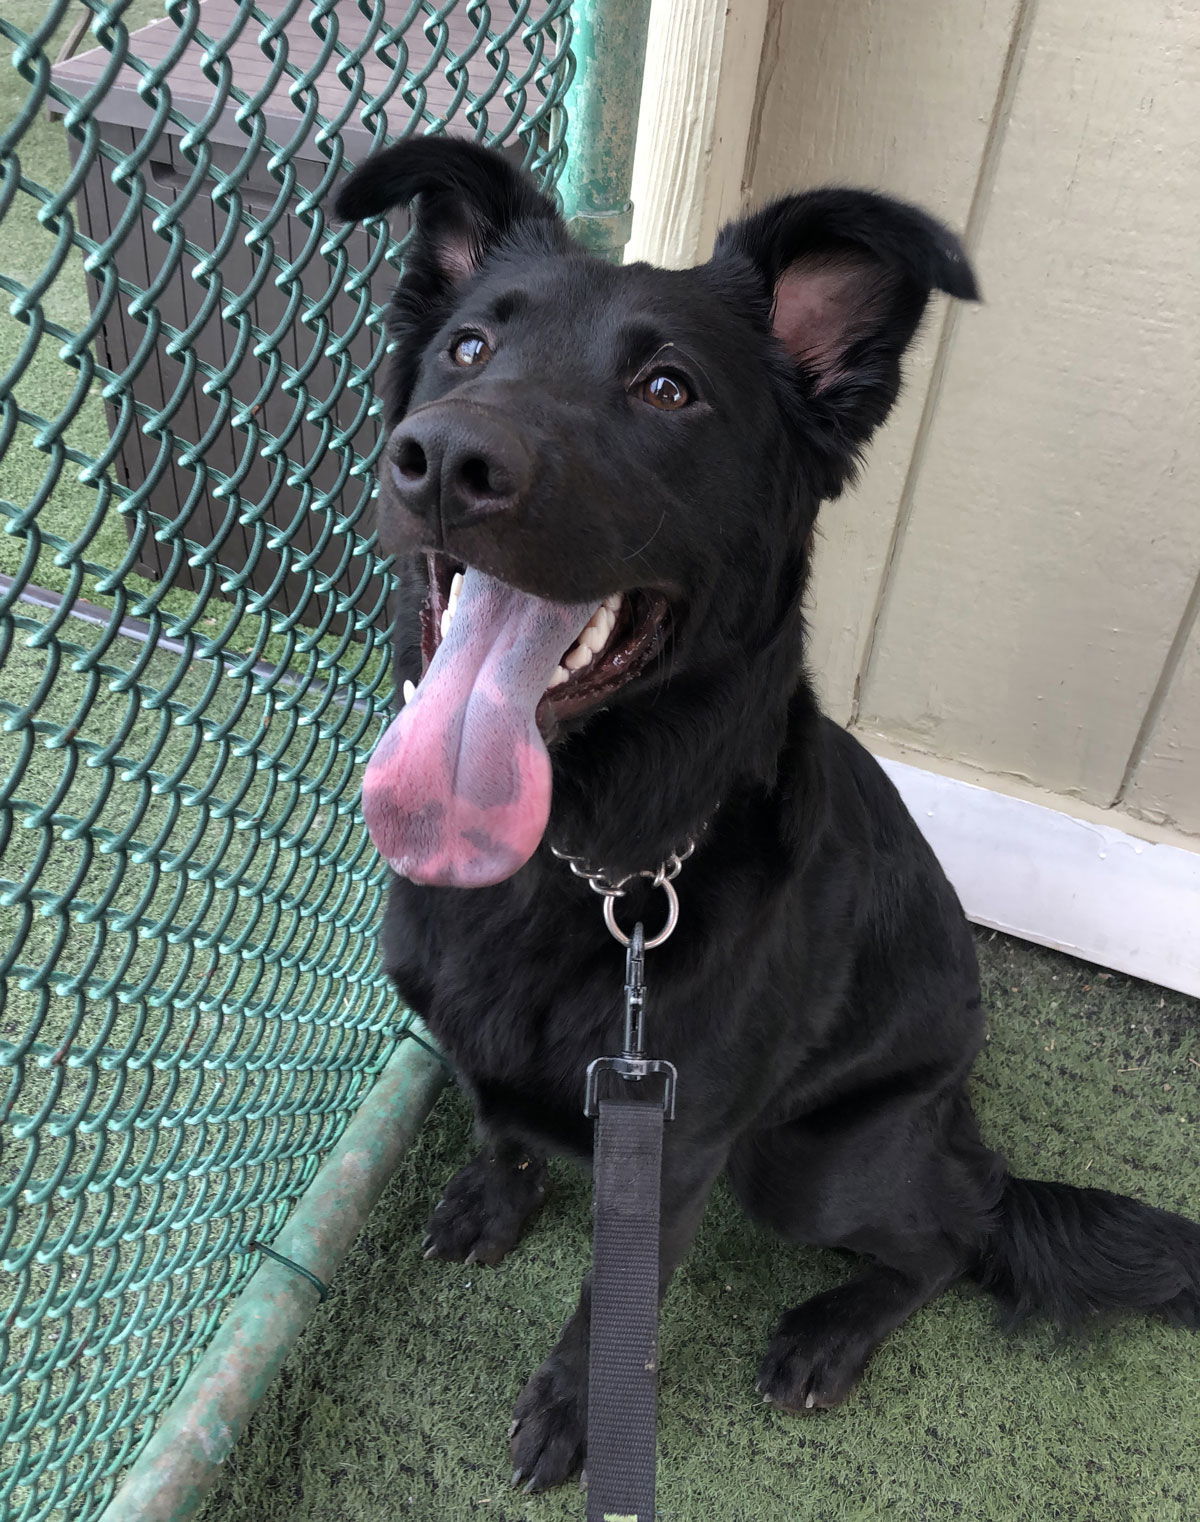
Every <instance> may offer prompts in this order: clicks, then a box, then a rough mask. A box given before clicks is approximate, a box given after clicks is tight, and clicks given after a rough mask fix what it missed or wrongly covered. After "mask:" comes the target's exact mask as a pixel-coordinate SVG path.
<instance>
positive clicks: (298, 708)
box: [0, 0, 571, 1522]
mask: <svg viewBox="0 0 1200 1522" xmlns="http://www.w3.org/2000/svg"><path fill="white" fill-rule="evenodd" d="M570 22H571V17H570V4H569V0H496V3H495V4H494V5H493V6H489V5H487V4H483V3H478V0H452V3H446V4H441V5H438V4H435V3H432V0H423V3H410V4H405V3H403V0H399V3H397V0H390V3H389V4H387V5H386V6H385V5H384V4H383V3H382V0H354V3H346V0H341V3H337V0H290V3H289V0H260V3H250V0H165V4H162V3H160V4H158V5H157V6H151V5H150V4H148V3H146V0H143V3H139V4H129V3H122V0H112V3H110V4H107V5H106V4H101V3H100V0H86V3H80V4H68V3H67V0H50V3H49V4H47V0H4V5H3V8H2V9H0V34H2V35H3V36H4V38H5V39H6V40H7V45H8V46H10V47H11V49H12V57H13V60H14V62H15V69H12V70H9V71H7V72H6V74H5V77H4V81H3V83H2V84H0V92H2V97H0V171H2V174H3V181H2V186H0V287H2V288H3V290H4V292H5V296H6V300H7V315H6V316H5V317H4V318H3V319H0V405H2V409H3V410H2V414H0V417H2V421H0V515H2V522H3V533H2V534H0V573H2V579H0V852H2V858H3V859H2V865H0V958H2V961H0V974H2V976H3V1000H4V1002H3V1007H2V1011H0V1078H2V1079H3V1080H5V1081H6V1084H7V1094H6V1097H5V1100H4V1104H5V1108H4V1111H3V1116H2V1119H3V1126H2V1127H0V1131H2V1133H3V1146H4V1161H3V1165H2V1167H0V1206H2V1207H3V1217H2V1223H0V1262H2V1264H3V1268H4V1271H5V1275H6V1277H7V1281H8V1283H7V1291H8V1293H7V1305H6V1307H5V1320H4V1323H3V1328H2V1330H0V1345H2V1348H3V1360H2V1363H3V1367H2V1372H0V1435H2V1436H3V1439H4V1445H5V1446H4V1453H3V1459H2V1461H0V1514H2V1515H3V1516H4V1517H5V1518H6V1519H10V1522H40V1519H45V1518H51V1517H54V1518H60V1517H61V1518H71V1519H72V1522H74V1519H88V1518H93V1517H95V1516H97V1515H98V1514H99V1512H100V1511H101V1510H102V1509H103V1508H104V1506H105V1505H106V1504H107V1502H108V1500H109V1498H110V1497H111V1495H112V1494H113V1491H114V1489H115V1487H116V1485H117V1483H118V1481H119V1479H120V1476H121V1474H122V1472H123V1471H124V1470H125V1468H126V1467H127V1466H128V1465H129V1464H130V1462H131V1461H132V1460H133V1459H134V1458H136V1456H137V1454H138V1452H139V1451H140V1450H141V1449H142V1447H143V1446H144V1444H145V1442H146V1440H147V1438H148V1436H149V1435H150V1432H151V1430H152V1428H153V1425H154V1422H155V1420H156V1419H157V1418H158V1417H159V1416H160V1415H161V1413H162V1412H163V1411H164V1409H165V1408H166V1407H167V1406H168V1404H169V1403H170V1402H171V1400H172V1399H173V1397H174V1396H175V1395H176V1394H177V1392H178V1391H179V1389H180V1387H181V1385H182V1384H183V1382H184V1381H185V1379H186V1378H187V1376H188V1374H189V1371H190V1370H191V1369H192V1368H193V1366H194V1365H195V1363H196V1361H197V1359H198V1358H199V1357H200V1355H201V1353H202V1352H203V1350H204V1348H205V1346H206V1344H208V1343H209V1341H210V1340H211V1338H212V1336H213V1333H214V1329H215V1328H216V1326H217V1323H218V1322H219V1320H220V1319H221V1317H222V1313H223V1312H224V1311H225V1310H226V1309H227V1307H228V1305H229V1303H230V1301H231V1299H232V1297H234V1296H235V1295H236V1294H237V1292H239V1291H240V1290H241V1289H242V1288H243V1286H244V1285H245V1283H246V1281H247V1280H248V1278H249V1277H250V1276H251V1275H252V1274H253V1273H254V1272H255V1270H256V1268H257V1267H258V1265H259V1264H260V1263H261V1262H262V1258H261V1253H260V1250H259V1248H258V1247H257V1246H255V1245H254V1244H257V1243H260V1242H261V1243H265V1244H268V1245H269V1244H272V1243H276V1244H277V1245H278V1243H279V1240H280V1239H279V1235H278V1234H279V1232H280V1229H281V1227H282V1225H283V1223H284V1221H285V1220H286V1219H287V1218H288V1216H289V1214H290V1213H291V1212H292V1210H293V1207H294V1205H295V1203H296V1202H297V1200H298V1199H299V1198H300V1197H301V1195H302V1194H303V1193H304V1191H305V1190H306V1189H308V1188H309V1186H310V1185H311V1184H312V1181H313V1179H314V1176H315V1175H316V1174H317V1170H318V1168H319V1167H320V1164H321V1163H322V1160H323V1159H324V1158H326V1157H327V1156H328V1154H329V1153H330V1151H331V1149H332V1148H333V1147H334V1146H335V1144H336V1143H337V1141H338V1138H339V1137H340V1136H341V1134H342V1132H343V1131H344V1129H345V1128H346V1126H347V1124H348V1122H349V1120H350V1117H351V1116H352V1115H353V1113H354V1112H355V1110H356V1109H357V1107H358V1106H359V1105H360V1104H361V1103H362V1101H363V1099H364V1096H366V1095H367V1094H368V1092H369V1091H370V1090H371V1089H372V1085H373V1084H375V1082H376V1080H377V1078H378V1075H379V1074H380V1072H381V1071H382V1070H383V1069H384V1066H385V1064H387V1063H388V1062H389V1059H393V1060H394V1057H393V1054H394V1052H395V1050H396V1045H397V1040H398V1038H399V1039H400V1040H401V1042H402V1043H403V1042H404V1041H405V1039H406V1036H407V1035H408V1032H407V1026H406V1022H405V1019H404V1015H403V1012H402V1011H401V1010H399V1009H398V1008H397V1006H396V1003H395V1001H394V998H393V996H392V994H391V992H390V991H389V988H388V987H387V985H386V983H385V980H384V979H383V977H382V976H381V974H380V972H379V969H378V962H377V956H376V948H375V939H374V937H375V931H376V926H377V922H378V917H379V911H380V906H381V896H382V893H383V889H384V873H383V871H382V870H381V867H380V864H379V862H378V859H377V857H376V856H375V854H374V852H373V851H372V849H371V847H370V845H369V843H368V841H367V837H366V834H365V832H364V830H363V828H362V825H361V823H360V820H359V817H358V812H357V803H358V785H357V779H358V768H359V766H360V764H361V762H362V761H363V760H364V759H365V757H366V756H367V754H368V753H369V751H370V749H371V747H372V745H373V743H374V741H375V740H376V738H377V737H378V735H379V733H380V728H381V720H382V717H383V714H384V712H385V710H386V708H387V705H388V701H389V696H390V672H389V669H388V656H387V634H386V617H385V608H386V600H387V590H388V585H387V566H386V563H385V562H383V561H381V560H380V559H379V558H378V556H377V553H376V540H375V536H374V532H373V528H372V521H371V511H370V507H371V496H372V488H371V479H372V463H373V459H374V456H375V454H376V452H377V450H378V447H379V435H378V410H379V408H378V403H377V401H376V400H375V398H374V392H373V388H372V375H373V371H374V369H375V366H376V364H377V362H378V361H379V359H380V357H381V356H382V354H383V352H384V349H385V338H384V336H383V332H382V328H381V326H380V324H379V321H378V312H377V307H378V303H379V302H380V300H381V298H382V297H383V295H384V294H385V293H386V290H387V288H388V287H389V285H390V283H391V281H392V280H393V278H394V273H395V268H396V266H397V264H398V260H399V257H400V245H398V244H397V242H396V241H394V237H393V233H394V232H395V229H392V230H391V231H390V232H389V230H388V229H387V228H385V227H383V226H382V225H376V226H374V227H373V228H370V229H367V230H365V231H364V230H361V229H355V230H353V231H352V230H349V229H346V228H340V227H337V226H332V225H330V223H329V221H328V220H327V217H326V215H325V212H324V210H323V207H324V204H325V201H326V197H327V194H328V192H329V191H330V189H331V187H332V186H333V184H334V183H335V181H336V180H337V179H338V177H339V175H340V174H341V172H342V171H343V168H344V166H345V164H346V163H347V162H348V161H355V160H357V159H359V158H361V157H362V156H363V154H365V153H366V152H368V151H369V150H370V148H371V147H372V146H373V145H377V144H379V143H382V142H383V141H385V140H390V139H392V138H395V137H396V136H398V135H402V134H404V133H409V132H424V131H429V130H433V129H439V128H443V127H446V128H448V129H449V130H451V131H456V132H462V133H465V134H469V135H472V136H474V137H477V138H480V139H483V140H486V141H489V142H501V143H503V144H505V145H507V147H508V150H509V151H511V152H512V153H513V154H514V155H515V156H516V157H518V158H519V159H520V160H521V161H522V162H524V163H525V164H526V165H527V166H529V167H530V168H531V169H532V170H533V172H534V173H536V174H537V175H538V176H539V178H540V179H541V180H542V181H543V183H545V184H547V185H553V184H554V183H555V181H556V179H557V177H558V175H559V172H560V170H561V167H562V162H563V155H564V148H563V131H564V118H563V112H562V109H561V106H562V99H563V94H564V91H565V88H566V85H567V83H568V79H569V75H570V57H571V54H570V51H569V49H570V43H571V33H570ZM412 1039H419V1038H416V1037H415V1036H414V1037H413V1038H412Z"/></svg>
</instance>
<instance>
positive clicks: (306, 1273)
mask: <svg viewBox="0 0 1200 1522" xmlns="http://www.w3.org/2000/svg"><path fill="white" fill-rule="evenodd" d="M249 1245H250V1247H251V1249H252V1250H253V1251H255V1252H261V1253H266V1255H267V1257H268V1258H274V1260H275V1262H276V1263H282V1264H283V1266H284V1268H290V1269H293V1270H294V1271H295V1272H296V1273H298V1274H299V1275H300V1276H301V1278H304V1279H307V1280H308V1282H309V1283H310V1284H311V1285H312V1286H313V1288H314V1289H315V1290H316V1292H317V1294H318V1295H320V1297H321V1300H320V1303H321V1304H324V1303H325V1301H326V1300H328V1299H329V1286H328V1284H326V1283H325V1281H324V1280H323V1279H318V1278H317V1276H316V1274H314V1273H313V1271H312V1270H311V1269H309V1268H305V1267H304V1265H303V1264H302V1263H297V1262H296V1260H295V1259H294V1258H286V1257H284V1255H283V1253H281V1252H276V1251H275V1249H274V1248H273V1247H268V1246H267V1244H266V1243H265V1242H260V1241H258V1239H257V1238H254V1239H253V1240H251V1242H250V1244H249Z"/></svg>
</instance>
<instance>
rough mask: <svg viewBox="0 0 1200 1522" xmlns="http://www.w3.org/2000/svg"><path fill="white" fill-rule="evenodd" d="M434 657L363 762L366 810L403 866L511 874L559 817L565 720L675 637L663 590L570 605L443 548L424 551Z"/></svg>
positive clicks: (426, 630)
mask: <svg viewBox="0 0 1200 1522" xmlns="http://www.w3.org/2000/svg"><path fill="white" fill-rule="evenodd" d="M428 582H429V594H428V597H427V598H426V599H425V603H424V606H423V608H422V613H421V644H422V654H423V658H424V669H423V672H422V676H421V680H420V682H419V683H418V684H417V685H416V686H415V687H414V686H412V685H411V684H410V683H406V684H405V692H404V703H403V704H402V706H401V707H400V709H399V711H398V712H397V714H396V717H395V718H394V719H393V720H392V722H391V724H389V725H388V728H387V731H386V732H385V734H384V735H383V737H382V739H381V740H380V741H379V744H378V745H377V746H376V747H375V750H374V752H373V754H372V756H371V759H370V761H369V762H368V763H367V767H366V771H365V772H364V773H363V785H362V807H363V818H364V819H365V821H366V824H367V828H368V830H369V831H370V833H371V838H372V840H374V842H375V844H376V846H377V847H378V849H379V851H380V854H381V855H382V856H383V857H384V859H385V860H386V861H387V862H388V863H389V865H390V866H391V867H392V869H393V871H395V872H396V873H397V874H398V875H399V876H401V877H407V878H409V879H410V880H411V881H413V882H418V883H423V884H427V885H429V886H434V887H452V888H478V887H485V886H489V885H491V884H494V883H498V882H502V881H503V880H504V879H505V878H507V877H511V876H512V875H513V873H514V872H517V871H519V870H520V868H521V867H522V866H523V865H524V864H525V863H526V862H527V861H528V860H529V859H530V857H531V856H532V855H533V853H534V852H535V851H536V850H537V847H538V844H539V842H540V841H541V839H542V836H543V835H544V834H545V831H546V826H547V824H548V822H549V818H550V795H551V788H552V783H553V771H554V767H553V762H552V760H551V757H550V752H549V749H548V742H550V741H552V740H553V738H554V734H555V731H556V729H557V726H558V722H559V721H560V720H561V719H564V718H568V717H570V716H571V715H572V714H576V713H582V712H584V711H585V710H589V709H594V708H595V707H596V706H597V705H598V704H600V703H602V702H603V701H604V700H605V699H606V698H607V697H608V696H609V694H611V693H613V692H615V691H617V689H618V688H620V687H623V686H624V685H625V684H626V683H627V682H630V681H632V680H633V678H634V677H635V676H637V674H638V673H639V672H641V671H644V670H645V669H646V667H647V665H648V664H649V663H650V661H652V660H653V659H654V658H655V656H656V655H657V654H658V653H659V652H660V651H661V650H662V649H663V647H664V642H665V641H666V639H667V638H668V635H669V630H668V618H669V610H668V606H667V601H666V598H665V597H663V596H662V595H661V594H659V593H655V592H630V593H623V594H617V595H614V596H611V597H606V598H605V599H604V600H603V601H600V600H598V599H592V600H590V601H586V602H576V603H562V602H556V601H553V600H551V599H549V598H543V597H537V596H534V595H533V594H531V593H528V592H522V591H521V590H520V589H519V588H517V587H514V586H511V585H509V584H508V583H506V582H502V581H498V580H497V579H496V578H495V577H492V576H489V575H488V574H487V573H486V572H484V571H482V570H480V569H479V568H478V567H470V566H461V565H459V564H457V563H456V562H455V561H453V560H450V559H448V558H447V557H445V556H442V555H431V556H430V557H429V560H428Z"/></svg>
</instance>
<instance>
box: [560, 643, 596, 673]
mask: <svg viewBox="0 0 1200 1522" xmlns="http://www.w3.org/2000/svg"><path fill="white" fill-rule="evenodd" d="M591 658H592V652H591V651H590V650H589V649H588V647H587V646H586V645H572V647H571V648H570V650H568V651H567V653H566V655H564V656H563V665H564V666H565V667H566V668H567V670H568V671H581V670H582V669H583V667H584V666H586V665H587V664H588V662H589V661H590V660H591Z"/></svg>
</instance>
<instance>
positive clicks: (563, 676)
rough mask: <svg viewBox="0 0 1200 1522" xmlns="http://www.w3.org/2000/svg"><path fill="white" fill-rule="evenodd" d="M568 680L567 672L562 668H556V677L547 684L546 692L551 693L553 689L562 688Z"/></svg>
mask: <svg viewBox="0 0 1200 1522" xmlns="http://www.w3.org/2000/svg"><path fill="white" fill-rule="evenodd" d="M566 680H567V672H566V671H564V670H563V668H562V667H561V666H555V668H554V675H553V676H552V677H551V678H550V680H549V681H548V682H547V683H546V691H547V692H549V690H550V688H551V687H561V686H562V684H563V683H564V682H565V681H566Z"/></svg>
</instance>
